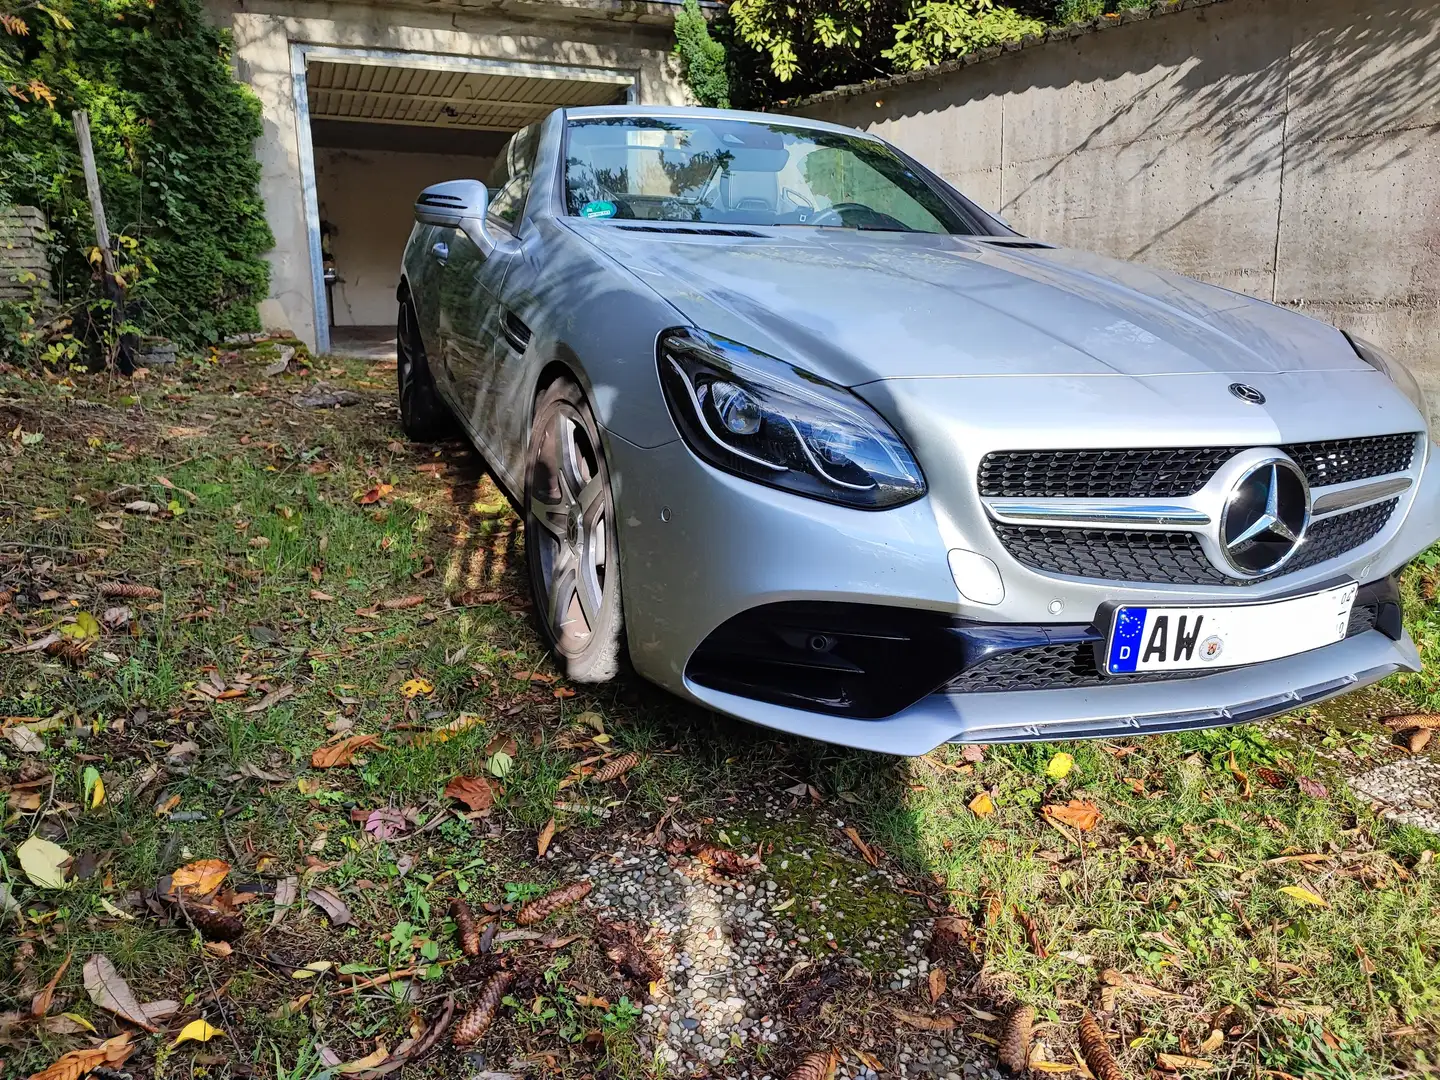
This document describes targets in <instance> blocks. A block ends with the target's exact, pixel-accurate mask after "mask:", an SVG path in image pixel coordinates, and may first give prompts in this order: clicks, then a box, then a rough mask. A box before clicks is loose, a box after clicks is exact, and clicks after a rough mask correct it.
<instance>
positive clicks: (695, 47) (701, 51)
mask: <svg viewBox="0 0 1440 1080" xmlns="http://www.w3.org/2000/svg"><path fill="white" fill-rule="evenodd" d="M675 51H676V52H677V53H678V54H679V56H680V72H681V74H682V75H683V76H684V79H685V83H686V85H688V86H689V87H690V92H691V93H693V94H694V95H695V100H696V101H698V102H700V104H701V105H706V106H709V107H710V108H714V109H728V108H729V107H730V77H729V75H728V74H727V72H726V60H725V46H724V45H722V44H720V42H718V41H716V40H715V39H714V38H713V37H711V36H710V26H709V24H708V23H707V22H706V21H705V16H704V15H703V14H701V12H700V4H699V0H685V3H684V5H683V6H682V7H681V8H680V10H679V11H678V12H676V13H675Z"/></svg>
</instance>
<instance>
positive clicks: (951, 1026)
mask: <svg viewBox="0 0 1440 1080" xmlns="http://www.w3.org/2000/svg"><path fill="white" fill-rule="evenodd" d="M890 1011H891V1012H892V1013H893V1014H894V1015H895V1019H896V1020H899V1021H900V1022H901V1023H902V1024H905V1025H907V1026H908V1027H913V1028H918V1029H919V1030H920V1031H954V1030H955V1018H954V1017H953V1016H921V1015H919V1014H918V1013H909V1012H904V1011H902V1010H900V1009H891V1010H890Z"/></svg>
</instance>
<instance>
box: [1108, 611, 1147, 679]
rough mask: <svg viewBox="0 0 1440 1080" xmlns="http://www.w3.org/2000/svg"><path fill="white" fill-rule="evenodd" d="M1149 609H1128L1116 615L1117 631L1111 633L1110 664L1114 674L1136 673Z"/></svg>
mask: <svg viewBox="0 0 1440 1080" xmlns="http://www.w3.org/2000/svg"><path fill="white" fill-rule="evenodd" d="M1148 610H1149V609H1148V608H1143V607H1127V608H1121V609H1120V610H1119V611H1117V612H1116V613H1115V629H1114V630H1112V631H1111V633H1110V663H1109V668H1110V671H1111V673H1112V674H1118V673H1120V672H1125V671H1134V670H1135V665H1136V664H1137V663H1138V662H1139V660H1140V635H1141V634H1142V633H1144V631H1145V613H1146V612H1147V611H1148Z"/></svg>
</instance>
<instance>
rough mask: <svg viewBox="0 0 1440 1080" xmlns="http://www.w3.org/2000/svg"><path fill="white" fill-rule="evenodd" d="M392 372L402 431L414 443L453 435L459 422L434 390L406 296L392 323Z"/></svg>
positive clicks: (438, 392) (433, 381)
mask: <svg viewBox="0 0 1440 1080" xmlns="http://www.w3.org/2000/svg"><path fill="white" fill-rule="evenodd" d="M395 372H396V377H397V379H398V381H399V387H398V389H399V392H400V425H401V426H402V427H403V428H404V429H405V434H406V435H407V436H409V437H410V438H412V439H414V440H415V441H416V442H438V441H439V440H441V439H446V438H449V437H450V436H452V435H454V434H455V433H456V431H457V430H458V428H459V425H458V424H456V422H455V417H454V415H453V414H452V413H451V412H450V408H449V406H447V405H446V404H445V402H444V401H443V400H442V399H441V397H440V391H438V390H437V389H435V377H434V376H433V375H431V374H430V362H429V360H428V359H427V358H426V356H425V342H424V341H423V340H422V339H421V337H420V323H419V321H418V320H417V319H416V317H415V305H414V304H412V303H411V302H410V297H409V296H406V297H405V299H403V300H401V301H400V315H399V318H398V319H397V321H396V324H395Z"/></svg>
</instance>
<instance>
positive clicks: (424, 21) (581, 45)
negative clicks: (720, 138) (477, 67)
mask: <svg viewBox="0 0 1440 1080" xmlns="http://www.w3.org/2000/svg"><path fill="white" fill-rule="evenodd" d="M650 6H653V5H646V4H644V3H635V2H628V0H627V3H623V4H622V3H619V2H615V3H607V0H589V2H587V0H568V2H565V3H561V2H556V3H530V4H527V5H524V6H523V9H522V12H521V13H514V14H512V13H507V12H504V11H502V10H500V9H498V8H492V9H489V12H488V13H486V12H481V11H477V10H476V9H475V8H471V7H468V6H467V5H465V4H464V3H463V2H462V3H455V4H448V3H435V4H432V5H427V6H426V7H424V8H423V9H420V8H415V9H412V8H406V7H400V6H397V5H393V4H388V3H387V4H385V5H383V6H381V5H372V4H364V3H355V4H346V3H318V2H308V0H301V2H298V3H297V2H286V0H210V2H209V11H210V15H211V18H212V19H214V20H215V21H216V23H217V24H219V25H221V26H224V27H228V28H229V29H230V30H231V32H232V34H233V36H234V62H235V71H236V76H237V78H238V79H239V80H240V81H241V82H244V83H247V84H248V85H249V86H250V87H251V88H252V89H253V90H254V91H255V93H256V95H257V96H258V97H259V99H260V104H261V109H262V119H263V122H264V133H263V134H262V135H261V137H260V139H259V140H258V141H257V143H256V146H255V154H256V156H257V157H258V158H259V160H260V168H261V179H260V194H261V195H262V197H263V198H264V200H265V213H266V217H267V218H268V219H269V222H270V228H271V231H272V232H273V233H274V234H275V247H274V249H273V250H272V251H271V252H270V254H269V256H268V258H269V261H270V268H271V269H270V298H269V299H268V300H266V301H265V302H264V303H262V305H261V309H260V316H261V319H262V320H263V321H264V323H265V325H266V327H267V328H282V327H283V328H288V329H290V330H292V331H294V333H295V334H296V335H297V336H298V337H300V339H301V340H303V341H305V342H307V343H309V344H311V345H313V344H314V343H315V340H316V337H315V317H314V310H315V306H314V287H313V285H312V279H311V273H310V255H309V235H308V232H307V227H306V220H305V209H304V204H303V199H302V192H301V180H300V177H301V169H300V142H299V137H298V134H297V131H298V129H297V124H296V110H295V97H294V80H293V79H292V77H291V64H290V47H291V45H293V44H306V45H335V46H341V47H345V48H352V49H354V48H361V49H380V50H396V51H407V52H416V53H425V54H440V55H448V56H457V57H484V58H490V59H501V60H523V61H532V62H537V63H554V64H567V65H581V66H586V67H597V68H612V69H620V70H624V71H634V72H635V73H636V74H637V76H638V82H639V98H640V100H641V101H642V102H647V103H652V104H678V103H681V102H683V101H684V100H685V97H686V91H685V89H684V84H683V83H682V82H681V80H680V77H679V72H678V70H677V68H676V65H675V61H674V58H673V56H672V55H671V51H670V50H671V44H672V41H673V37H672V34H671V31H670V28H669V26H668V24H666V23H665V22H663V21H654V20H659V19H660V15H658V14H654V13H648V14H647V12H648V8H649V7H650ZM612 8H613V9H614V10H611V9H612ZM631 8H633V9H634V10H633V11H632V10H629V9H631ZM637 13H638V14H637ZM546 15H553V16H554V17H553V18H547V17H543V16H546ZM621 18H630V19H637V20H643V19H650V20H652V21H650V22H645V21H629V22H626V21H616V20H617V19H621ZM408 216H409V215H408V213H407V219H408Z"/></svg>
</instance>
